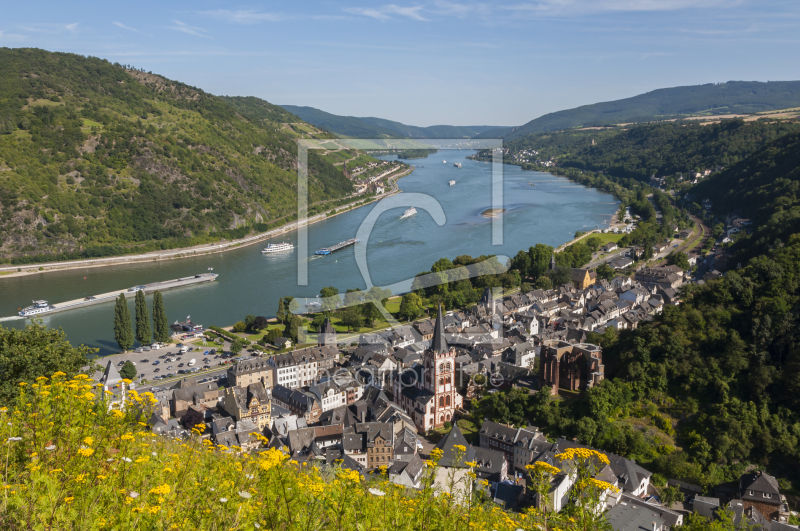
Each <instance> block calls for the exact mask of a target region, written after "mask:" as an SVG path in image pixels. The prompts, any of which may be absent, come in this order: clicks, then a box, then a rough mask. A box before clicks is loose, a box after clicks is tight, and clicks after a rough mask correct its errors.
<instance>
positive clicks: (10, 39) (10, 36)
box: [0, 31, 28, 44]
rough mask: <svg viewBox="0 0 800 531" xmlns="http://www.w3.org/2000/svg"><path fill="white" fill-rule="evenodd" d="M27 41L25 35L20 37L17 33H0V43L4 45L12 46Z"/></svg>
mask: <svg viewBox="0 0 800 531" xmlns="http://www.w3.org/2000/svg"><path fill="white" fill-rule="evenodd" d="M26 40H28V38H27V37H26V36H25V35H20V34H19V33H6V32H4V31H0V43H4V44H12V43H17V42H24V41H26Z"/></svg>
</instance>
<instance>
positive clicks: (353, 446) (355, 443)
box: [342, 433, 366, 452]
mask: <svg viewBox="0 0 800 531" xmlns="http://www.w3.org/2000/svg"><path fill="white" fill-rule="evenodd" d="M342 448H343V449H344V451H345V452H353V451H356V450H360V451H362V452H363V451H364V450H365V449H366V447H365V446H364V434H363V433H345V434H343V435H342Z"/></svg>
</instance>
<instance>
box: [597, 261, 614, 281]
mask: <svg viewBox="0 0 800 531" xmlns="http://www.w3.org/2000/svg"><path fill="white" fill-rule="evenodd" d="M615 275H616V272H615V271H614V268H613V267H611V266H610V265H608V264H600V265H599V266H598V267H597V278H601V279H605V280H611V279H612V278H614V276H615Z"/></svg>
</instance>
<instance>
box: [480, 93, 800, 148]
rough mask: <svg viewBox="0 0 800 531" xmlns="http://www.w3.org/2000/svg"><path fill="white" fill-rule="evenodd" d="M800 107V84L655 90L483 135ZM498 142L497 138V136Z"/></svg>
mask: <svg viewBox="0 0 800 531" xmlns="http://www.w3.org/2000/svg"><path fill="white" fill-rule="evenodd" d="M798 105H800V81H772V82H768V83H761V82H758V81H729V82H727V83H719V84H714V83H709V84H707V85H693V86H686V87H672V88H664V89H658V90H654V91H652V92H647V93H646V94H640V95H638V96H634V97H632V98H625V99H621V100H615V101H608V102H602V103H595V104H592V105H582V106H581V107H576V108H574V109H567V110H563V111H558V112H553V113H549V114H545V115H544V116H540V117H539V118H536V119H534V120H531V121H530V122H528V123H526V124H525V125H522V126H519V127H513V128H506V129H505V130H503V131H492V132H491V133H483V134H480V135H479V136H478V138H482V137H486V138H488V137H489V136H492V135H496V134H502V136H503V138H505V139H506V140H512V139H514V138H519V137H521V136H524V135H527V134H530V133H540V132H543V131H557V130H560V129H568V128H570V127H579V126H600V125H609V124H620V123H627V122H646V121H652V120H662V119H665V118H677V117H681V116H694V115H716V114H747V113H756V112H762V111H771V110H776V109H786V108H789V107H796V106H798ZM493 138H494V137H493Z"/></svg>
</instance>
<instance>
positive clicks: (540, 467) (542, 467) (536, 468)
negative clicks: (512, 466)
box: [525, 461, 561, 475]
mask: <svg viewBox="0 0 800 531" xmlns="http://www.w3.org/2000/svg"><path fill="white" fill-rule="evenodd" d="M525 468H526V469H527V470H528V471H530V472H531V473H536V472H541V473H543V474H553V475H556V474H559V473H561V470H559V469H558V468H556V467H554V466H553V465H551V464H549V463H545V462H544V461H536V462H535V463H533V464H531V465H526V466H525Z"/></svg>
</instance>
